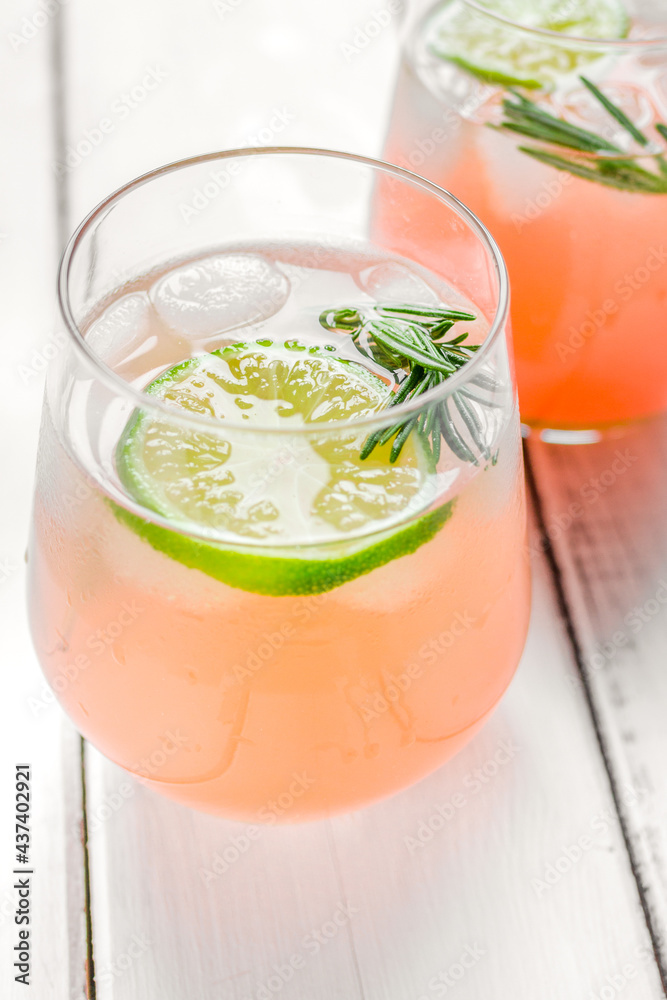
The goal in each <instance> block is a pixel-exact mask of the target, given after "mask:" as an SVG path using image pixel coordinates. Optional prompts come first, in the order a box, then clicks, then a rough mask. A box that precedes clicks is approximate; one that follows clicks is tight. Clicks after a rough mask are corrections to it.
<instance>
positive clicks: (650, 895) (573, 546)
mask: <svg viewBox="0 0 667 1000" xmlns="http://www.w3.org/2000/svg"><path fill="white" fill-rule="evenodd" d="M530 455H531V462H532V465H533V467H534V469H535V472H536V475H537V477H538V481H539V484H540V486H539V490H540V496H541V498H542V506H543V514H544V520H545V525H546V528H547V533H548V535H549V536H550V538H551V544H552V545H553V549H554V552H555V554H556V558H557V560H558V564H559V566H560V568H561V571H562V585H563V587H564V591H565V594H566V598H567V602H568V605H569V608H570V611H571V614H572V617H573V621H574V625H575V629H576V637H577V640H578V643H579V646H580V659H581V664H582V670H583V677H584V681H585V684H586V686H587V688H588V689H589V691H590V696H591V700H592V704H593V707H594V711H595V713H596V715H597V717H598V721H599V726H600V732H601V738H602V742H603V746H604V750H605V753H606V756H607V758H608V761H609V765H610V768H611V771H612V774H613V776H614V778H615V782H616V785H617V788H618V798H619V807H620V810H621V815H622V816H623V819H624V823H625V824H626V827H627V831H628V837H629V840H630V844H631V847H632V851H633V855H634V859H635V862H636V865H637V868H638V875H639V878H640V879H641V882H642V883H643V885H644V886H645V893H646V900H647V907H648V910H649V914H650V919H651V921H652V923H653V926H654V929H655V936H656V941H657V944H658V945H659V948H660V950H661V954H662V960H663V962H664V963H665V966H667V779H666V777H665V766H666V765H665V762H666V761H667V730H666V729H665V711H666V709H667V670H666V669H665V668H666V667H667V520H666V519H665V510H667V461H666V460H667V420H665V419H664V418H661V419H657V420H653V421H650V422H648V423H646V424H642V425H638V426H636V427H633V428H630V429H628V430H627V431H625V432H622V433H621V432H619V433H617V434H614V435H610V436H608V437H607V438H605V439H604V440H603V441H601V442H599V443H597V444H590V445H581V446H575V447H569V448H562V447H557V446H555V445H549V444H545V443H544V442H540V441H532V442H531V444H530ZM626 788H634V789H637V790H638V794H637V795H634V796H632V795H628V794H627V793H625V792H624V789H626Z"/></svg>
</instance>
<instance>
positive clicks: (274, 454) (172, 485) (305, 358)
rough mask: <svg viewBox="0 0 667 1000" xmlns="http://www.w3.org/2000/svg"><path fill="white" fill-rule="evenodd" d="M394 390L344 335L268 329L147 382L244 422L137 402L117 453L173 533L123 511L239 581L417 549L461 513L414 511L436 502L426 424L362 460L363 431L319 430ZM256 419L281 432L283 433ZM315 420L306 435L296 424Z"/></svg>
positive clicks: (360, 567) (330, 573) (329, 581)
mask: <svg viewBox="0 0 667 1000" xmlns="http://www.w3.org/2000/svg"><path fill="white" fill-rule="evenodd" d="M391 391H392V390H391V388H390V387H389V386H388V385H387V384H386V383H385V382H384V381H383V380H382V379H381V378H378V377H377V376H376V375H374V374H373V373H372V372H369V371H368V370H367V369H366V368H364V367H363V365H360V364H357V363H355V362H354V361H348V360H346V359H343V358H341V357H340V356H338V355H337V354H336V348H334V347H333V346H331V347H323V348H321V347H310V348H308V347H307V346H306V345H303V344H300V343H298V342H296V341H288V342H287V343H286V344H274V343H273V342H272V341H270V340H259V341H255V342H253V343H242V344H234V345H232V346H231V347H227V348H224V349H223V350H220V351H216V352H213V353H212V354H208V355H205V356H203V357H198V358H193V359H190V360H188V361H185V362H184V363H183V364H180V365H177V366H176V367H174V368H171V369H170V370H169V371H167V372H165V373H164V374H163V375H161V376H160V377H159V378H158V379H156V380H155V381H154V382H152V383H151V385H150V386H148V388H147V390H146V392H147V393H149V394H150V395H153V396H157V397H159V398H160V399H162V400H164V401H165V402H167V403H169V404H170V405H172V406H174V407H176V408H179V409H181V410H184V411H187V412H189V413H196V414H202V415H207V416H209V417H214V418H215V419H218V420H220V421H221V423H222V424H223V425H224V421H225V420H228V421H233V424H234V426H230V427H229V430H226V431H225V432H224V433H220V434H215V433H208V432H207V431H206V430H198V429H192V428H191V427H189V426H187V425H186V424H185V423H179V422H178V421H177V419H176V420H172V419H170V418H169V417H167V416H164V415H160V416H154V415H151V414H148V413H147V412H145V411H137V412H135V414H134V415H133V417H132V418H131V420H130V422H129V424H128V426H127V428H126V429H125V432H124V434H123V436H122V439H121V441H120V443H119V446H118V450H117V467H118V471H119V475H120V478H121V481H122V482H123V484H124V486H125V487H126V489H127V490H128V492H129V493H130V495H131V496H132V497H133V498H134V499H135V500H137V501H138V502H139V503H140V504H141V505H142V506H144V507H145V508H148V509H149V510H151V511H154V512H156V513H158V514H160V515H161V516H162V517H163V518H166V519H168V520H169V521H170V522H171V523H173V525H174V529H175V530H170V529H169V528H166V527H164V526H161V525H158V524H155V523H153V522H150V521H147V520H144V519H143V518H141V517H139V516H137V515H136V514H133V513H131V512H130V511H128V510H126V509H124V508H121V507H119V506H118V505H114V511H115V513H116V515H117V516H118V517H119V519H121V520H122V521H123V522H124V523H125V524H127V525H129V526H130V527H131V528H132V529H133V530H134V531H136V532H137V533H138V534H139V535H141V537H142V538H144V539H145V540H146V541H147V542H149V543H150V544H151V545H152V546H153V547H154V548H156V549H159V550H160V551H162V552H164V553H165V554H166V555H168V556H170V557H171V558H173V559H176V560H178V561H179V562H181V563H183V564H184V565H186V566H188V567H190V568H193V569H198V570H201V571H202V572H204V573H207V574H208V575H209V576H212V577H215V578H216V579H218V580H221V581H222V582H224V583H226V584H229V585H230V586H232V587H239V588H241V589H243V590H247V591H252V592H253V593H257V594H270V595H274V596H286V595H295V594H315V593H321V592H325V591H328V590H332V589H334V588H335V587H338V586H341V585H342V584H343V583H345V582H346V581H348V580H352V579H354V578H355V577H358V576H361V575H362V574H364V573H369V572H370V571H371V570H372V569H374V568H375V567H377V566H381V565H383V564H384V563H387V562H389V561H390V560H392V559H396V558H399V557H400V556H402V555H406V554H408V553H410V552H414V551H415V550H416V549H417V548H419V546H421V545H423V544H424V543H425V542H427V541H428V540H429V539H431V538H432V537H433V536H434V535H435V534H436V533H437V532H438V531H439V529H440V528H441V526H442V525H443V524H444V522H445V521H446V520H447V519H448V518H449V516H450V515H451V509H452V505H451V504H445V505H444V506H442V507H440V508H439V509H438V510H436V511H432V512H430V513H429V514H425V515H424V514H422V516H421V517H420V518H419V519H418V520H414V516H415V514H417V513H418V512H419V511H420V510H421V511H423V510H425V509H427V508H428V506H429V497H430V496H431V494H430V490H429V489H428V487H429V479H430V475H431V472H432V470H431V468H430V467H429V459H428V457H427V454H428V453H427V451H426V450H425V449H424V448H423V446H422V444H421V440H420V438H419V436H418V435H417V434H412V435H411V436H410V438H408V441H407V442H406V446H405V447H404V449H403V451H402V452H401V455H400V457H399V460H398V461H397V462H396V463H394V464H392V463H391V462H390V461H389V453H390V450H391V446H390V444H387V445H385V446H382V447H379V448H377V449H376V450H375V451H374V452H373V454H372V455H371V456H370V458H368V459H366V460H364V461H363V462H362V460H361V458H360V451H361V446H362V444H363V441H364V437H365V435H364V433H360V432H359V431H355V430H354V429H351V430H349V429H346V430H345V431H343V430H341V433H340V434H336V435H332V434H331V433H327V434H324V433H323V434H321V435H318V434H317V425H318V424H321V423H329V422H335V421H343V420H349V419H351V418H361V417H364V416H369V415H372V414H373V413H375V412H377V411H378V410H381V409H382V408H383V407H384V406H385V404H386V402H387V399H388V397H389V395H390V394H391ZM239 425H242V426H241V428H240V429H239ZM243 425H245V426H243ZM253 425H255V426H261V427H262V428H266V427H269V428H270V427H275V428H276V430H277V431H280V432H281V433H279V434H277V435H276V436H275V441H272V440H271V438H270V437H269V436H267V433H266V431H262V432H260V431H257V432H254V431H253ZM304 426H308V427H309V433H308V434H290V431H291V430H292V429H296V428H301V427H304ZM221 430H222V428H221ZM411 519H412V520H411ZM406 521H407V522H409V523H408V524H407V526H405V525H406ZM193 531H194V532H195V533H196V534H197V535H199V536H201V535H202V534H203V535H211V536H212V540H211V541H203V540H198V539H196V538H193V537H192V532H193ZM181 532H184V533H181ZM187 532H190V534H187ZM221 536H222V537H223V538H224V539H225V540H224V542H220V541H216V540H213V539H219V538H220V537H221ZM236 542H238V544H235V543H236ZM313 543H317V544H313ZM253 546H254V547H253Z"/></svg>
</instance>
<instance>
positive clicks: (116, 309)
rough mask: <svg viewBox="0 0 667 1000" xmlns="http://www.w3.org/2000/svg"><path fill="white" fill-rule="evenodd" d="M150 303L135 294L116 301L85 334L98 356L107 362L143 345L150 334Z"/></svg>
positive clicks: (145, 296) (146, 298)
mask: <svg viewBox="0 0 667 1000" xmlns="http://www.w3.org/2000/svg"><path fill="white" fill-rule="evenodd" d="M151 313H152V308H151V303H150V299H149V298H148V295H146V293H145V292H133V293H132V294H130V295H124V296H123V297H122V298H121V299H116V301H115V302H114V303H113V305H110V306H109V308H108V309H106V310H105V311H104V312H103V313H102V315H101V316H100V318H99V319H97V320H95V322H94V323H93V324H92V325H91V327H90V329H89V330H88V332H87V333H86V341H87V342H88V344H90V346H91V347H92V349H93V350H94V351H95V353H96V354H97V356H98V357H99V358H101V359H102V360H103V361H108V360H109V357H110V356H111V355H112V354H113V355H125V354H127V349H128V347H130V346H131V345H132V344H133V343H137V344H140V343H142V342H143V341H144V340H145V339H146V338H147V337H148V336H149V334H150V325H151Z"/></svg>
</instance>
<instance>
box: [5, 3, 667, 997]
mask: <svg viewBox="0 0 667 1000" xmlns="http://www.w3.org/2000/svg"><path fill="white" fill-rule="evenodd" d="M386 7H387V4H383V3H381V2H380V0H336V2H335V3H327V2H324V0H310V2H307V0H282V2H281V3H280V4H276V3H272V2H271V0H216V2H213V0H189V2H188V3H187V4H186V3H178V2H176V0H114V2H112V0H97V2H90V0H88V2H87V3H86V2H84V0H69V2H67V4H66V5H65V3H64V0H11V2H8V3H5V4H4V5H3V7H2V10H1V11H0V21H1V29H0V48H1V50H2V56H1V58H0V84H1V87H2V90H1V92H2V95H3V100H2V104H1V106H0V139H1V143H0V147H1V148H2V161H1V165H0V170H2V184H1V186H0V286H1V290H2V294H1V295H0V310H1V312H2V318H3V326H2V334H1V336H2V351H1V352H0V358H1V362H2V368H3V374H2V380H1V382H0V413H1V417H2V425H1V426H2V431H1V437H2V457H1V459H0V470H2V471H1V472H0V483H1V488H2V496H3V500H2V517H1V518H0V594H1V598H2V610H1V614H2V621H1V622H0V641H1V642H2V643H3V656H2V668H3V669H2V681H1V682H0V683H1V684H2V697H1V698H0V746H1V748H2V767H0V803H2V807H1V808H0V817H1V827H0V996H2V997H3V998H4V997H7V998H15V997H26V996H29V997H32V998H36V1000H80V998H83V997H92V996H97V997H98V998H100V1000H245V998H250V997H252V998H259V1000H271V998H273V997H280V998H283V997H284V998H288V1000H333V998H345V1000H357V998H364V1000H419V998H428V1000H431V998H435V997H441V996H450V995H451V996H454V995H455V996H456V997H457V1000H497V998H500V1000H506V998H507V1000H537V998H540V1000H579V998H580V1000H593V998H594V1000H613V998H615V997H617V996H620V997H622V998H623V1000H656V998H658V997H663V996H664V995H665V994H664V990H665V986H666V985H667V780H666V775H667V603H666V602H667V420H659V421H656V422H653V423H651V424H647V425H644V426H641V427H637V428H634V429H631V430H629V431H628V432H627V433H625V434H624V435H622V436H618V437H614V438H610V439H607V440H605V441H604V442H602V443H600V444H598V445H589V446H585V447H573V448H569V449H562V448H560V449H559V448H557V447H554V446H549V445H547V444H544V443H541V442H539V441H531V442H530V443H529V444H528V446H527V460H528V470H529V480H530V489H531V494H532V499H533V514H534V516H533V521H534V524H533V532H532V547H533V554H534V568H535V603H534V615H533V624H532V630H531V634H530V638H529V642H528V646H527V649H526V653H525V656H524V658H523V662H522V665H521V668H520V671H519V673H518V676H517V678H516V680H515V682H514V684H513V685H512V687H511V690H510V692H509V694H508V695H507V697H506V698H505V700H504V702H503V703H502V706H501V708H500V709H499V710H498V711H497V713H496V715H495V716H494V718H493V720H492V721H491V722H490V724H489V725H488V726H487V728H486V729H485V730H484V731H483V732H482V734H481V735H480V736H479V737H478V738H477V739H476V740H475V741H474V742H473V743H472V745H470V746H469V747H468V748H467V749H466V750H465V751H464V752H463V753H462V754H461V755H460V756H459V757H458V758H457V759H456V760H455V761H454V762H453V763H452V764H450V765H449V766H447V767H445V768H444V769H443V770H441V771H440V772H439V773H437V774H435V775H433V776H432V777H431V778H429V779H428V780H426V781H424V782H423V783H421V784H420V785H418V786H417V787H415V788H413V789H412V790H410V791H408V792H406V793H404V794H403V795H401V796H398V797H396V798H394V799H393V800H390V801H388V802H385V803H382V804H380V805H377V806H375V807H373V808H370V809H368V810H365V811H363V812H361V813H358V814H355V815H351V816H347V817H343V818H341V819H337V820H335V821H333V822H326V823H320V824H315V825H309V826H305V827H300V828H298V827H297V828H286V829H278V830H276V829H267V830H265V831H263V833H262V835H261V837H260V838H259V839H258V840H255V841H253V842H252V845H251V847H250V848H249V849H248V850H242V849H239V846H238V845H241V846H243V844H244V843H245V842H244V841H243V839H242V837H243V827H242V826H239V825H237V824H233V823H227V822H222V821H219V820H216V819H213V818H211V817H207V816H203V815H197V814H194V813H190V812H188V811H187V810H184V809H181V808H179V807H177V806H175V805H173V804H171V803H170V802H168V801H167V800H161V799H160V798H158V797H156V796H154V795H152V794H151V793H149V792H147V791H146V790H144V789H143V788H142V787H140V786H139V785H138V784H136V783H134V782H133V780H132V779H131V778H129V777H128V776H127V775H125V774H124V773H122V772H120V771H119V770H118V769H116V768H115V767H114V766H112V765H111V764H109V763H108V762H106V761H104V760H103V759H102V758H101V757H100V756H99V755H97V754H96V753H95V752H94V751H93V750H91V748H89V747H85V748H84V747H82V745H81V742H80V740H79V738H78V736H76V734H74V733H73V732H72V730H71V728H70V727H69V725H68V723H67V722H66V720H65V719H64V717H63V715H62V713H61V711H60V709H59V708H58V707H57V706H56V705H55V704H54V703H53V700H52V698H50V697H49V695H48V692H47V689H46V687H45V685H44V683H43V681H42V679H41V675H40V673H39V669H38V667H37V664H36V661H35V658H34V656H33V653H32V650H31V646H30V642H29V638H28V634H27V626H26V619H25V612H24V580H23V554H24V549H25V544H26V534H27V527H28V519H29V505H30V496H31V490H32V474H33V463H34V453H35V446H36V438H37V430H38V421H39V409H40V402H41V399H40V397H41V391H42V384H43V369H44V367H45V364H46V358H47V357H48V356H49V355H50V354H51V353H53V351H54V350H56V349H57V346H54V343H53V330H54V315H55V308H54V277H55V270H56V264H57V258H58V255H59V252H60V250H61V248H62V245H63V242H64V239H65V237H66V235H67V234H68V233H69V231H70V230H71V229H72V227H73V225H74V224H75V222H77V221H78V220H79V219H80V218H81V217H82V215H83V214H84V213H85V212H86V211H87V210H88V209H89V208H90V207H92V206H93V204H95V203H96V202H97V201H98V200H99V199H100V198H101V197H102V196H103V195H105V194H106V193H107V192H108V191H110V190H111V189H113V188H115V187H117V186H118V185H120V184H121V183H123V182H124V181H126V180H127V179H129V178H130V177H132V176H134V175H136V174H138V173H141V172H143V171H145V170H147V169H149V168H151V167H153V166H156V165H157V164H159V163H162V162H167V161H171V160H174V159H177V158H179V157H182V156H188V155H192V154H195V153H198V152H202V151H207V150H213V149H218V148H222V147H230V146H236V145H244V144H247V145H250V144H252V143H253V137H256V138H257V139H258V141H259V142H260V143H262V142H264V143H269V142H274V143H278V144H286V145H299V144H308V145H323V146H328V147H334V148H335V147H338V148H343V149H349V150H353V151H356V152H362V153H368V154H377V153H379V151H380V149H381V140H382V135H383V130H384V128H385V122H386V115H387V110H388V106H389V100H390V96H391V87H392V77H393V74H394V71H395V64H396V56H397V51H396V50H397V39H396V34H395V31H394V28H393V26H392V25H389V26H388V27H386V28H382V30H381V31H380V32H379V33H378V34H377V36H376V37H375V38H373V39H372V40H371V41H369V43H368V44H367V45H366V46H365V47H362V46H360V45H359V44H358V43H359V39H360V38H361V37H362V36H360V35H359V33H358V32H359V30H362V31H363V30H364V28H365V25H366V24H367V22H369V20H370V19H371V18H372V17H373V16H374V13H375V12H376V11H377V10H379V9H380V8H386ZM56 11H58V12H57V13H56ZM382 20H386V18H382ZM344 45H345V46H348V47H347V48H344ZM351 45H355V46H356V48H357V50H358V51H355V52H353V53H350V49H349V46H351ZM276 115H278V119H276V117H275V116H276ZM105 118H106V119H108V120H110V121H111V123H112V128H111V129H108V130H107V131H106V132H105V133H104V135H103V139H102V140H101V141H99V142H98V143H97V144H96V145H95V144H93V143H91V144H90V152H88V153H86V155H83V156H80V157H79V162H77V160H76V157H75V156H72V155H71V154H70V155H69V156H68V150H69V149H70V148H71V147H76V146H77V145H78V144H79V143H80V142H81V140H84V139H86V137H87V136H88V138H89V139H90V136H91V134H92V135H93V136H96V133H95V131H94V130H96V129H97V128H98V127H99V123H100V121H101V120H102V119H105ZM272 119H273V122H274V125H275V124H276V122H277V121H280V130H279V131H278V130H277V129H275V128H274V129H273V130H272V129H271V126H270V122H271V120H272ZM100 134H101V133H100ZM80 148H81V149H83V150H85V149H86V148H87V147H86V146H85V144H84V145H83V146H81V147H80ZM77 155H78V154H77ZM68 161H69V162H68ZM63 164H65V166H64V167H63V166H62V165H63ZM651 335H653V336H663V335H664V333H663V331H652V332H651ZM501 745H504V746H505V747H508V746H509V747H510V748H511V752H510V753H509V754H500V755H498V750H499V748H500V747H501ZM497 755H498V756H497ZM508 758H509V759H508ZM24 760H25V761H29V762H30V763H31V764H32V768H33V817H34V818H33V830H32V841H33V844H32V856H33V862H34V871H35V874H34V877H33V897H32V904H33V910H32V916H33V926H32V929H33V936H32V942H33V952H34V953H33V963H32V981H31V985H30V986H29V987H25V986H24V985H21V984H17V983H15V982H14V978H13V977H14V970H13V968H12V963H13V961H14V957H13V955H14V953H13V951H12V949H13V946H14V945H15V944H16V942H17V937H16V932H17V927H16V925H15V923H14V909H15V906H16V890H15V889H14V888H13V883H14V876H13V874H12V870H13V867H14V851H13V842H14V826H13V823H14V820H13V810H12V808H11V807H12V802H13V788H12V783H13V777H14V764H15V763H17V762H21V761H24ZM499 760H502V762H503V763H502V764H499ZM82 779H83V781H82ZM457 793H458V795H459V796H460V797H459V798H456V800H455V801H456V802H457V803H460V802H461V800H462V799H463V802H464V804H463V806H459V807H458V808H456V809H454V810H452V809H449V810H447V808H445V807H446V806H447V804H448V803H449V802H451V800H452V797H453V796H456V795H457ZM439 807H440V808H441V810H442V811H441V812H440V813H439V812H438V808H439ZM452 811H453V812H454V815H453V816H451V815H450V814H451V813H452ZM443 815H444V816H448V817H450V818H448V819H447V820H446V821H445V820H444V819H442V816H443ZM82 829H83V830H84V831H86V830H87V837H84V838H83V843H82V837H81V831H82ZM420 837H421V840H419V838H420ZM239 838H241V839H239ZM410 838H412V839H410ZM417 842H419V844H420V846H419V847H416V846H415V843H417ZM234 845H237V846H236V851H237V853H238V859H237V860H236V861H235V862H234V863H231V864H229V866H228V870H227V871H224V872H222V873H220V874H218V875H216V876H215V877H214V878H213V877H211V878H209V877H208V876H207V875H206V872H212V871H213V870H214V859H215V856H216V853H217V854H219V855H222V854H223V853H224V852H225V851H226V857H227V858H233V857H234ZM230 847H231V850H230V849H229V848H230ZM218 867H220V866H218Z"/></svg>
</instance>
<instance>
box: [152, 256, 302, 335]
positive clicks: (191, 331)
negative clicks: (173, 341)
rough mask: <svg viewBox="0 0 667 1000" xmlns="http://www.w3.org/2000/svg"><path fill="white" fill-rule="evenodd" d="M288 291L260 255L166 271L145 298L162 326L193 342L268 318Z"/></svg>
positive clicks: (209, 260)
mask: <svg viewBox="0 0 667 1000" xmlns="http://www.w3.org/2000/svg"><path fill="white" fill-rule="evenodd" d="M289 292H290V285H289V281H288V280H287V278H286V277H285V275H284V274H282V272H281V271H279V270H278V268H277V267H275V266H274V265H273V264H272V263H270V262H269V261H268V260H265V259H264V258H263V257H257V256H255V255H253V254H219V255H217V256H215V257H207V258H206V259H205V260H200V261H197V262H196V263H193V264H186V265H185V266H184V267H179V268H177V269H176V270H174V271H170V272H169V273H168V274H166V275H165V276H164V277H163V278H161V279H160V281H158V282H157V284H156V285H154V286H153V288H152V289H151V298H152V300H153V304H154V306H155V310H156V312H157V313H158V315H159V316H160V317H161V319H162V320H163V321H164V322H165V323H166V324H167V325H168V326H170V327H171V328H172V329H174V330H176V331H178V332H179V333H182V334H186V335H188V336H190V337H194V338H198V337H210V336H213V335H214V334H220V333H224V332H225V331H227V330H233V329H236V328H237V327H241V326H250V325H251V324H253V323H260V322H262V321H263V320H266V319H269V317H271V316H273V315H274V314H275V313H277V312H278V310H279V309H281V308H282V307H283V306H284V304H285V302H286V301H287V298H288V296H289Z"/></svg>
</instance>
